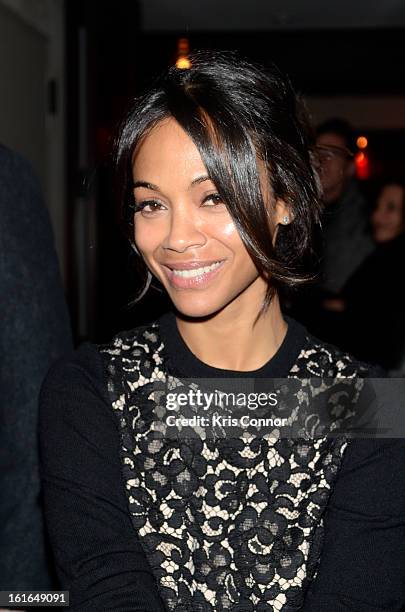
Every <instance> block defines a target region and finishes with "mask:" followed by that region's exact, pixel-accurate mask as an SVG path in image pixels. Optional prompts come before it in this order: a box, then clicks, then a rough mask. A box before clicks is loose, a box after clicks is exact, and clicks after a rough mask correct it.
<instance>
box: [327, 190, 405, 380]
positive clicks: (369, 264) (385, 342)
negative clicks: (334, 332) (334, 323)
mask: <svg viewBox="0 0 405 612" xmlns="http://www.w3.org/2000/svg"><path fill="white" fill-rule="evenodd" d="M404 204H405V186H404V185H403V184H402V183H401V182H398V181H395V182H392V183H391V182H389V183H386V184H385V185H384V186H383V187H382V188H381V190H380V193H379V195H378V198H377V202H376V207H375V209H374V211H373V213H372V215H371V219H370V221H371V227H372V233H373V238H374V241H375V243H376V248H375V250H374V251H373V253H371V254H370V255H369V256H368V257H367V259H365V261H364V262H363V264H362V265H361V266H360V268H359V269H358V270H357V271H356V273H355V274H354V275H353V276H352V277H351V278H350V279H349V281H348V282H347V283H346V286H345V287H344V289H343V292H342V300H341V302H340V304H339V306H340V308H341V310H342V311H343V312H344V313H345V320H346V333H347V340H346V343H345V346H346V347H347V349H348V350H350V351H351V352H353V354H354V355H356V356H357V357H359V358H361V359H366V360H367V361H369V362H371V363H378V364H379V365H381V366H382V367H384V368H385V369H386V370H388V371H392V372H393V371H396V370H398V369H399V368H400V366H401V362H402V361H403V359H404V357H405V293H404V290H403V287H402V277H403V274H404V259H405V206H404ZM388 322H389V325H387V324H386V323H388ZM371 330H372V333H370V331H371Z"/></svg>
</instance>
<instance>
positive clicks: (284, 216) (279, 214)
mask: <svg viewBox="0 0 405 612" xmlns="http://www.w3.org/2000/svg"><path fill="white" fill-rule="evenodd" d="M292 220H293V217H292V214H291V211H290V209H289V207H288V206H287V204H286V203H285V202H284V200H277V201H276V205H275V214H274V224H275V226H276V227H277V226H278V225H289V224H290V223H291V221H292Z"/></svg>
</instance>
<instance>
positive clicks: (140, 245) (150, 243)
mask: <svg viewBox="0 0 405 612" xmlns="http://www.w3.org/2000/svg"><path fill="white" fill-rule="evenodd" d="M160 233H161V232H160V231H159V226H158V225H156V224H155V227H153V228H151V227H146V224H145V223H143V220H142V219H140V220H139V221H137V222H136V223H135V227H134V241H135V245H136V247H137V249H138V251H140V252H141V253H142V255H144V256H146V255H148V254H151V253H153V251H154V250H155V249H156V248H157V246H158V244H159V240H160Z"/></svg>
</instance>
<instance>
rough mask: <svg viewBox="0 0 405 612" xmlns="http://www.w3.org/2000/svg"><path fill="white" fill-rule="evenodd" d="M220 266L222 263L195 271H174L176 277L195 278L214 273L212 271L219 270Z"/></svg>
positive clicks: (195, 269)
mask: <svg viewBox="0 0 405 612" xmlns="http://www.w3.org/2000/svg"><path fill="white" fill-rule="evenodd" d="M220 264H221V262H220V261H216V262H215V263H213V264H211V265H210V266H204V267H203V268H194V269H193V270H173V274H174V275H175V276H181V278H194V277H195V276H201V275H202V274H207V273H208V272H212V270H215V268H218V266H219V265H220Z"/></svg>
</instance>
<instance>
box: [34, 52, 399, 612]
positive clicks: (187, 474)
mask: <svg viewBox="0 0 405 612" xmlns="http://www.w3.org/2000/svg"><path fill="white" fill-rule="evenodd" d="M191 62H192V67H191V69H189V70H186V71H181V70H178V69H176V68H174V67H173V68H171V69H169V70H168V72H167V74H165V75H164V76H163V77H162V79H161V80H160V81H159V82H158V83H157V85H156V87H155V88H154V89H153V90H152V91H150V92H149V93H148V94H147V95H145V96H144V97H142V98H141V99H139V100H137V101H136V102H135V103H134V105H133V106H132V108H131V109H130V111H129V114H128V115H127V117H126V119H125V121H124V122H123V126H122V129H121V132H120V136H119V138H118V142H117V166H118V176H119V184H120V185H121V186H122V188H123V194H122V201H123V209H124V217H125V218H126V220H127V223H128V227H129V228H130V229H129V237H130V239H131V241H132V240H133V241H134V245H135V248H136V249H137V251H138V253H139V256H140V258H141V260H142V261H143V262H144V266H145V272H146V282H145V290H146V288H147V287H148V285H149V284H150V281H151V277H152V275H153V277H154V278H155V279H157V280H158V281H159V282H160V283H161V285H163V287H164V288H165V290H166V291H167V293H168V294H169V296H170V298H171V300H172V302H173V311H172V312H170V313H167V314H166V315H164V316H163V317H162V318H161V319H159V320H158V321H156V322H155V323H153V324H152V325H150V326H147V327H143V328H135V329H134V330H131V331H129V332H123V333H121V334H118V336H117V337H116V338H115V339H114V340H113V341H112V342H111V343H110V344H107V345H104V346H94V345H91V344H87V345H84V346H82V347H81V348H80V349H79V351H78V352H77V353H76V354H75V355H74V356H73V357H72V359H71V360H70V361H68V362H66V361H65V362H63V363H60V364H58V365H57V366H55V367H54V368H53V370H52V371H51V373H50V374H49V376H48V378H47V380H46V382H45V384H44V387H43V392H42V427H41V440H42V457H43V478H44V492H45V504H46V514H47V521H48V525H49V531H50V537H51V541H52V544H53V549H54V552H55V559H56V565H57V568H58V571H59V575H60V578H61V582H62V585H63V587H64V588H66V589H69V590H70V596H71V601H72V604H73V607H72V609H73V610H150V611H157V610H161V611H162V610H176V611H177V612H180V611H184V612H186V611H187V612H188V611H196V612H197V611H218V612H221V611H224V610H232V611H235V612H236V611H238V612H242V611H243V612H246V611H260V612H264V611H266V610H268V611H270V610H289V611H291V610H305V611H306V612H309V611H311V612H316V611H321V610H322V612H325V610H328V611H336V612H337V611H339V610H356V612H362V611H365V610H370V609H373V610H382V609H384V610H386V609H391V610H400V606H401V605H402V602H403V600H404V597H403V585H402V576H401V571H400V569H399V566H398V565H397V564H398V563H399V559H401V558H402V559H403V556H404V552H403V531H401V529H402V530H403V526H402V527H401V526H400V525H399V522H398V521H397V522H396V518H395V517H397V516H399V514H398V513H399V509H398V507H399V505H400V503H402V502H400V501H399V500H401V499H402V500H403V487H402V484H401V483H397V482H392V483H390V486H389V487H387V486H385V484H384V483H385V475H384V470H387V466H388V465H389V466H391V467H390V469H392V466H396V468H398V469H400V466H399V463H400V462H401V461H402V462H403V461H404V453H403V446H402V445H401V443H400V441H396V442H395V441H394V442H391V441H389V440H384V441H379V440H376V441H371V440H352V441H351V442H350V443H349V442H348V439H347V437H345V436H337V437H335V438H330V437H329V436H328V435H326V434H322V435H318V436H316V439H313V440H310V439H309V438H308V437H305V436H303V439H301V438H299V439H298V438H297V436H296V437H294V438H293V437H290V438H289V437H281V436H280V432H279V430H277V427H276V428H273V429H272V431H271V435H270V436H267V437H266V436H258V437H257V436H256V438H255V439H249V438H246V437H245V436H243V437H233V436H225V437H222V438H221V437H215V436H211V437H210V436H208V437H206V438H204V437H203V436H202V435H201V436H200V437H199V436H198V435H197V436H194V437H191V436H190V437H189V436H188V435H187V436H185V437H182V436H181V435H179V436H178V437H177V438H176V437H174V438H165V437H163V438H162V437H159V435H158V433H159V432H157V430H156V429H155V430H154V429H153V427H152V421H153V418H155V421H156V418H157V417H156V414H163V412H164V406H163V405H162V402H161V400H160V399H159V395H158V393H155V391H156V389H158V390H159V384H168V385H170V386H171V388H177V387H176V385H177V386H180V387H181V385H183V384H184V385H186V384H187V381H189V382H190V381H191V385H190V386H189V387H187V390H190V389H191V388H193V389H194V391H195V388H196V385H197V386H198V385H199V384H200V382H201V385H203V384H205V382H206V381H208V384H212V383H213V384H214V386H215V384H216V383H217V386H218V388H221V386H222V384H225V379H226V381H228V382H229V381H231V383H232V382H233V383H234V384H235V387H236V388H240V387H241V386H242V387H243V384H244V381H246V379H249V380H250V381H252V380H255V381H258V382H259V383H260V384H263V385H266V384H267V383H268V382H269V381H270V382H271V381H274V380H275V379H284V378H288V379H289V380H290V382H293V381H295V382H294V384H296V385H298V386H299V380H300V378H305V377H308V376H315V377H317V376H328V377H337V378H339V379H343V377H346V376H348V377H354V376H356V375H358V376H367V375H369V374H370V372H369V371H368V368H367V367H366V366H364V365H363V364H359V363H356V362H355V361H354V360H353V359H351V357H350V356H348V355H345V354H342V353H341V352H339V351H338V350H337V349H335V348H333V347H329V346H326V345H323V344H322V343H320V342H318V341H316V340H315V339H314V338H312V337H310V336H309V335H308V334H307V332H306V331H305V329H304V328H303V327H302V326H301V325H299V324H298V323H296V322H295V321H293V320H291V319H285V318H284V317H283V315H282V313H281V309H280V301H279V295H280V292H281V291H282V289H283V288H284V287H286V286H291V285H296V284H298V283H300V282H302V281H303V280H305V278H306V277H305V275H304V273H303V270H302V261H304V259H305V256H306V253H307V251H308V249H309V248H310V234H311V231H312V227H313V225H314V224H315V223H316V222H317V220H318V213H319V205H318V197H317V183H316V180H315V176H314V172H313V170H312V166H311V156H310V151H309V143H308V137H307V131H306V123H305V114H304V112H303V109H302V107H301V105H300V103H299V102H298V100H297V98H296V96H295V94H294V92H293V90H292V88H291V86H290V84H289V83H288V81H287V80H286V79H285V78H284V77H283V76H282V75H281V74H280V73H279V72H278V71H277V70H276V69H275V68H272V70H271V72H270V73H267V74H266V73H265V72H264V71H262V70H261V69H259V68H258V67H256V66H252V65H251V64H249V63H247V62H244V61H242V60H240V58H238V57H237V56H235V55H233V54H221V53H208V52H206V53H197V54H195V55H194V56H193V57H191ZM131 224H133V225H131ZM184 381H185V382H184ZM266 381H267V382H266ZM183 388H186V387H183ZM283 389H284V390H285V385H284V386H283ZM304 397H305V394H301V400H300V401H301V406H300V408H301V412H299V418H301V417H300V415H301V414H304V413H305V410H306V408H305V405H304V399H303V398H304ZM167 407H168V404H167ZM284 408H285V403H283V402H280V405H279V409H280V410H281V411H282V410H283V409H284ZM159 411H160V412H159ZM202 412H203V410H201V411H200V412H198V411H197V413H195V415H194V416H196V417H197V416H201V413H202ZM155 413H156V414H155ZM303 427H304V426H303ZM186 431H187V432H189V431H190V429H187V430H186ZM207 431H208V430H207ZM300 431H301V429H300ZM208 433H209V432H208ZM370 479H373V483H374V486H373V487H370ZM401 496H402V497H401ZM380 555H382V556H383V558H384V565H383V567H382V565H381V562H380Z"/></svg>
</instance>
